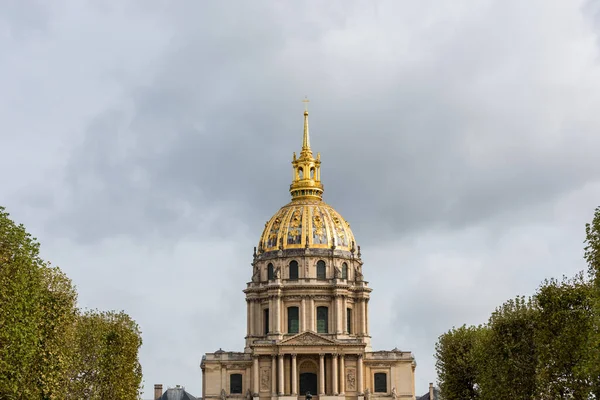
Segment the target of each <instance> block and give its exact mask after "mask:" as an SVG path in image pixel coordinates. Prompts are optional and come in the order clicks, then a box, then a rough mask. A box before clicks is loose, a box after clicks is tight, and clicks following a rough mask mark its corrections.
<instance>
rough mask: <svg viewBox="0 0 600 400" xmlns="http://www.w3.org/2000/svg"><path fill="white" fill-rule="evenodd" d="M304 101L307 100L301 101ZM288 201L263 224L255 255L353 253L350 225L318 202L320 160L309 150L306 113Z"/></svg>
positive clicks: (320, 189) (326, 205) (322, 203)
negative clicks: (304, 251)
mask: <svg viewBox="0 0 600 400" xmlns="http://www.w3.org/2000/svg"><path fill="white" fill-rule="evenodd" d="M305 102H308V100H305ZM292 169H293V180H292V184H291V185H290V194H291V195H292V201H291V202H290V203H289V204H287V205H285V206H283V207H282V208H281V209H280V210H279V211H278V212H277V213H276V214H275V215H273V217H271V219H270V220H269V222H267V223H266V224H265V230H264V231H263V234H262V236H261V238H260V242H259V243H258V248H259V252H260V253H262V252H269V251H276V250H287V249H302V248H317V249H331V248H332V247H334V246H335V249H337V250H346V251H350V252H354V235H353V234H352V231H351V230H350V224H348V222H347V221H346V220H345V219H344V218H342V216H341V215H340V214H338V212H337V211H335V210H334V209H333V208H332V207H331V206H329V205H328V204H326V203H325V202H324V201H323V200H322V195H323V184H322V183H321V157H320V155H319V154H317V158H316V159H315V158H314V157H313V154H312V150H311V148H310V138H309V133H308V110H306V111H304V137H303V140H302V150H301V152H300V157H299V158H296V153H294V156H293V161H292Z"/></svg>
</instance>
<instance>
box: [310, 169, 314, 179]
mask: <svg viewBox="0 0 600 400" xmlns="http://www.w3.org/2000/svg"><path fill="white" fill-rule="evenodd" d="M310 179H315V169H314V168H311V169H310Z"/></svg>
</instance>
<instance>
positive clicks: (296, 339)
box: [279, 332, 336, 346]
mask: <svg viewBox="0 0 600 400" xmlns="http://www.w3.org/2000/svg"><path fill="white" fill-rule="evenodd" d="M279 344H280V345H282V346H320V345H328V344H336V342H335V341H333V340H331V339H329V338H326V337H323V336H321V335H318V334H316V333H313V332H303V333H300V334H298V335H296V336H292V337H291V338H289V339H285V340H283V341H282V342H281V343H279Z"/></svg>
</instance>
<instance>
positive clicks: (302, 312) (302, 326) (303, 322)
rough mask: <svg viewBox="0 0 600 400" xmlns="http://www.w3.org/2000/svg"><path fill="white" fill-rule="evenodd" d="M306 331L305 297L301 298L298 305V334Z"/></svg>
mask: <svg viewBox="0 0 600 400" xmlns="http://www.w3.org/2000/svg"><path fill="white" fill-rule="evenodd" d="M305 330H306V297H302V302H301V303H300V332H304V331H305Z"/></svg>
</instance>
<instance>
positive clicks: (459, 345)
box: [435, 325, 486, 400]
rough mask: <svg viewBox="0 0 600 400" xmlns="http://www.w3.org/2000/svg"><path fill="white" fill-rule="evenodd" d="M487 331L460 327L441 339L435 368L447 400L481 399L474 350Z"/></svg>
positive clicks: (472, 327) (437, 346)
mask: <svg viewBox="0 0 600 400" xmlns="http://www.w3.org/2000/svg"><path fill="white" fill-rule="evenodd" d="M485 330H486V328H485V327H482V326H479V327H474V326H469V327H467V326H466V325H463V326H461V327H460V328H452V329H451V330H450V331H448V332H446V333H444V334H443V335H441V336H440V337H439V340H438V342H437V343H436V345H435V350H436V353H435V358H436V363H435V367H436V370H437V374H438V383H439V387H440V395H441V396H442V398H443V399H444V400H474V399H478V398H479V390H478V384H477V373H478V371H477V367H478V366H477V364H476V357H475V346H476V344H477V342H478V340H480V337H481V335H483V334H485Z"/></svg>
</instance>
